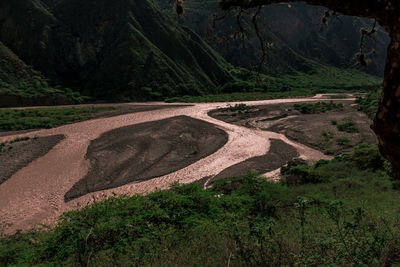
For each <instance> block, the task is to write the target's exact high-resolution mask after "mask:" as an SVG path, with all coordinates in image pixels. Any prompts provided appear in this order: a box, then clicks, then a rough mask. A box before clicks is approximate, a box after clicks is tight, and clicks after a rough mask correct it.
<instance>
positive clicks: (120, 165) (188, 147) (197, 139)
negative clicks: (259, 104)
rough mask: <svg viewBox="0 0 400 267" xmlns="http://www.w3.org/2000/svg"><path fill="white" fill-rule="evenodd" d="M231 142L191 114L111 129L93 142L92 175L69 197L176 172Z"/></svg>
mask: <svg viewBox="0 0 400 267" xmlns="http://www.w3.org/2000/svg"><path fill="white" fill-rule="evenodd" d="M227 141H228V134H227V133H225V132H224V131H223V130H221V129H219V128H217V127H216V126H214V125H212V124H210V123H208V122H205V121H201V120H197V119H193V118H190V117H187V116H178V117H173V118H168V119H164V120H160V121H154V122H146V123H141V124H137V125H131V126H127V127H122V128H119V129H115V130H112V131H109V132H107V133H104V134H103V135H101V136H100V137H99V138H98V139H96V140H93V141H92V142H91V144H90V146H89V148H88V151H87V153H86V158H87V159H89V160H90V163H91V167H90V169H89V172H88V174H87V175H86V176H85V177H84V178H83V179H81V180H80V181H78V182H77V183H76V184H75V185H74V186H73V187H72V188H71V189H70V190H69V191H68V192H67V193H66V194H65V196H64V199H65V201H70V200H72V199H74V198H78V197H80V196H83V195H86V194H88V193H90V192H96V191H100V190H105V189H111V188H115V187H119V186H122V185H126V184H129V183H133V182H140V181H145V180H149V179H152V178H155V177H160V176H163V175H166V174H169V173H172V172H174V171H177V170H179V169H182V168H184V167H186V166H189V165H190V164H192V163H194V162H196V161H198V160H200V159H201V158H204V157H206V156H208V155H211V154H213V153H214V152H216V151H217V150H218V149H219V148H221V147H222V146H224V145H225V144H226V142H227Z"/></svg>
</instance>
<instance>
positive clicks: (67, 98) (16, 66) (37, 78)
mask: <svg viewBox="0 0 400 267" xmlns="http://www.w3.org/2000/svg"><path fill="white" fill-rule="evenodd" d="M80 100H81V99H80V97H79V95H78V94H76V93H75V94H74V93H73V92H72V91H70V90H65V89H64V90H61V89H60V88H54V87H51V86H49V84H48V83H47V81H46V79H45V78H44V77H43V76H42V75H41V73H39V72H37V71H35V70H34V69H32V68H31V67H29V66H27V65H26V64H25V63H24V62H23V61H22V60H20V59H19V58H18V57H17V56H16V55H15V54H14V53H13V52H12V51H11V50H10V49H9V48H7V47H6V46H5V45H4V44H3V43H2V42H0V107H8V106H16V105H52V104H69V103H73V102H79V101H80Z"/></svg>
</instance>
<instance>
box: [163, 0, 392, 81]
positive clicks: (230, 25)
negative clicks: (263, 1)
mask: <svg viewBox="0 0 400 267" xmlns="http://www.w3.org/2000/svg"><path fill="white" fill-rule="evenodd" d="M159 2H160V4H162V3H163V7H164V8H166V9H167V10H168V9H170V7H169V6H168V5H167V4H166V3H165V1H163V0H159ZM185 4H186V15H185V17H184V19H183V20H182V23H183V24H185V25H188V26H189V27H192V28H193V29H195V30H196V32H198V33H199V34H200V35H201V36H202V37H203V38H207V40H208V41H209V42H210V43H211V44H212V46H213V47H214V48H215V49H216V50H217V51H218V52H220V53H221V54H222V55H223V56H224V57H225V58H226V59H227V60H228V61H229V62H231V63H232V64H234V65H236V66H242V67H246V68H251V67H253V68H254V66H256V65H257V64H258V62H259V59H260V44H259V40H257V38H256V36H255V32H254V29H253V25H252V24H251V15H252V14H253V13H251V12H255V10H253V11H251V12H250V13H249V14H244V15H243V18H242V20H241V22H242V26H243V28H245V29H246V32H247V36H246V38H244V39H243V40H241V39H240V40H232V38H231V36H232V35H233V34H235V33H236V32H237V31H238V30H239V27H238V25H237V19H236V16H235V14H233V13H234V12H232V14H231V15H228V16H227V17H226V18H225V19H223V20H219V21H217V22H216V27H215V29H212V27H211V25H212V14H213V13H214V12H218V3H217V1H215V0H209V1H203V0H187V1H185ZM325 10H326V9H324V8H322V7H315V6H309V5H306V4H302V3H291V4H290V8H289V7H288V5H287V4H286V5H271V6H268V7H265V8H264V9H263V11H262V12H261V13H260V15H259V16H258V24H259V28H260V32H261V33H262V35H263V36H264V39H265V41H266V42H268V43H270V44H271V46H270V49H269V51H268V52H269V53H268V60H267V64H266V65H265V66H264V68H263V70H264V71H265V72H268V73H281V72H287V71H290V69H295V70H303V71H304V70H305V71H307V69H308V68H307V66H306V65H308V64H305V61H309V60H313V61H317V62H319V63H322V64H327V65H332V66H335V67H339V68H350V67H354V64H355V54H356V53H357V52H358V50H359V46H358V44H359V42H360V28H361V27H367V28H368V27H370V26H371V25H372V24H373V22H372V21H371V20H368V19H360V18H356V17H349V16H339V17H338V18H333V19H331V20H330V21H329V25H328V26H324V25H322V24H321V19H320V18H321V15H322V14H323V12H324V11H325ZM216 36H217V38H216ZM221 40H224V42H223V44H224V45H223V46H221ZM225 40H228V41H225ZM388 44H389V37H388V35H387V34H386V33H385V32H384V31H383V29H382V28H380V27H378V33H377V34H376V36H375V38H374V39H372V40H367V42H366V46H367V48H368V49H367V50H370V49H372V48H375V49H376V52H377V53H376V55H375V56H373V55H371V57H372V59H373V60H372V62H371V64H370V65H369V66H368V68H366V69H362V70H363V71H366V72H367V73H369V74H373V75H378V76H382V75H383V69H384V64H385V59H386V50H387V47H388Z"/></svg>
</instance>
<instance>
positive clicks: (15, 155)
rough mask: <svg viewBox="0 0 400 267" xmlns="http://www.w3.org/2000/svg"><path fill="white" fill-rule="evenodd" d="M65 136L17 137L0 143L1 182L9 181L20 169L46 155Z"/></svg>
mask: <svg viewBox="0 0 400 267" xmlns="http://www.w3.org/2000/svg"><path fill="white" fill-rule="evenodd" d="M64 138H65V137H64V135H53V136H46V137H38V138H31V139H27V138H26V139H25V138H22V139H16V140H14V141H12V142H7V143H3V144H1V145H0V148H1V149H0V151H1V152H0V184H2V183H4V182H5V181H7V180H8V179H9V178H10V177H11V176H13V175H14V174H15V173H16V172H17V171H18V170H20V169H22V168H24V167H26V166H28V164H29V163H31V162H32V161H34V160H35V159H38V158H40V157H42V156H44V155H46V154H47V153H48V152H49V151H50V150H51V149H52V148H53V147H54V146H55V145H57V144H58V143H59V142H60V141H61V140H63V139H64Z"/></svg>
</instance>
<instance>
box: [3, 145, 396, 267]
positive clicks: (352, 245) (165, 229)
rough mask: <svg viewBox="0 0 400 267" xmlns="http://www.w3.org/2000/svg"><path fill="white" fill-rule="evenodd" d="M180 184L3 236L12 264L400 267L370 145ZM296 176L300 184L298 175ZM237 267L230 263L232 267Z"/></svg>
mask: <svg viewBox="0 0 400 267" xmlns="http://www.w3.org/2000/svg"><path fill="white" fill-rule="evenodd" d="M283 174H284V177H285V179H284V181H283V183H270V182H268V181H267V180H266V179H265V178H260V177H257V176H254V175H248V176H245V177H237V178H231V179H226V180H222V181H218V182H216V183H215V184H214V185H213V186H212V188H210V189H207V190H203V189H202V188H201V187H200V186H198V185H196V184H189V185H177V184H175V185H173V186H172V188H171V189H170V190H167V191H157V192H155V193H152V194H149V195H147V196H134V197H128V196H121V197H114V198H110V199H107V200H104V201H100V202H97V203H95V204H92V205H90V206H88V207H85V208H83V209H82V210H79V211H71V212H67V213H65V214H64V215H63V216H62V217H61V218H60V223H59V224H58V226H56V227H55V228H54V229H48V230H47V231H37V232H30V233H23V234H22V233H20V234H16V235H15V236H8V237H6V236H5V237H3V238H1V239H0V262H2V263H3V264H5V265H85V266H86V265H87V266H108V265H132V264H133V265H146V266H148V265H153V266H157V265H158V266H159V265H163V266H166V265H179V266H193V265H214V266H224V265H227V264H228V263H230V264H231V265H234V266H236V265H246V266H260V265H315V266H317V265H325V266H326V265H331V266H332V265H336V266H337V265H366V266H371V265H391V264H396V263H397V264H398V263H400V257H399V254H398V253H397V251H399V249H400V246H399V244H400V242H399V241H400V235H399V234H398V228H399V227H400V224H399V214H398V212H397V204H396V203H398V202H399V200H400V192H399V191H397V190H394V189H392V188H393V186H392V182H391V180H390V177H389V175H388V173H387V172H386V171H385V162H384V160H383V159H382V158H381V157H380V155H379V153H378V150H377V149H376V148H375V147H370V146H368V145H360V146H358V147H356V148H355V150H354V152H353V153H351V154H348V155H343V156H340V157H337V158H335V159H334V160H332V161H326V160H324V161H319V162H318V163H317V164H315V165H314V166H311V167H310V166H307V165H306V164H305V163H304V162H301V161H298V162H297V163H295V164H293V163H292V164H289V165H288V167H287V168H286V169H284V170H283ZM288 177H291V178H288ZM228 265H229V264H228Z"/></svg>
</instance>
